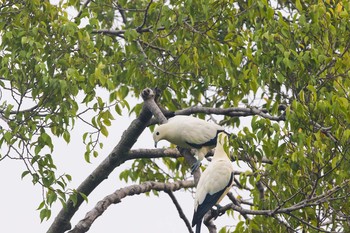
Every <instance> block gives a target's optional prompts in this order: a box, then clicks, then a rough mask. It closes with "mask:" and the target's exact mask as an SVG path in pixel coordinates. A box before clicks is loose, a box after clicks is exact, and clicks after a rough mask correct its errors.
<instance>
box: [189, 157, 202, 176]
mask: <svg viewBox="0 0 350 233" xmlns="http://www.w3.org/2000/svg"><path fill="white" fill-rule="evenodd" d="M200 166H201V162H200V161H199V160H197V161H196V162H195V163H194V164H193V165H192V166H191V174H192V175H193V173H194V172H195V171H196V170H197V169H198V168H199V167H200Z"/></svg>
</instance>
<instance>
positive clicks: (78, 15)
mask: <svg viewBox="0 0 350 233" xmlns="http://www.w3.org/2000/svg"><path fill="white" fill-rule="evenodd" d="M90 2H91V0H86V1H85V2H84V4H83V6H82V7H81V9H80V11H79V12H78V14H77V16H76V17H75V18H76V19H77V18H79V17H80V16H81V14H82V13H83V10H84V9H85V8H86V7H87V5H89V3H90Z"/></svg>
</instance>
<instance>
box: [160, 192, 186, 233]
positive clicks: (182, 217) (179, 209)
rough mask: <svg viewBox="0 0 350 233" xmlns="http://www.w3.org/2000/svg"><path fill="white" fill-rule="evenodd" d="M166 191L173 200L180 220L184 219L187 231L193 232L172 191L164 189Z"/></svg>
mask: <svg viewBox="0 0 350 233" xmlns="http://www.w3.org/2000/svg"><path fill="white" fill-rule="evenodd" d="M166 193H167V194H168V195H169V197H170V198H171V200H172V201H173V203H174V205H175V207H176V209H177V211H178V212H179V216H180V218H181V219H182V220H184V222H185V224H186V227H187V229H188V232H190V233H193V230H192V227H191V224H190V222H189V221H188V219H187V218H186V215H185V214H184V212H183V210H182V208H181V206H180V204H179V202H178V201H177V199H176V197H175V195H174V193H173V191H166Z"/></svg>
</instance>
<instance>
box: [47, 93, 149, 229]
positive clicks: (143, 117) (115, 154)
mask: <svg viewBox="0 0 350 233" xmlns="http://www.w3.org/2000/svg"><path fill="white" fill-rule="evenodd" d="M142 98H143V99H144V105H143V107H142V110H141V112H140V115H139V116H138V117H137V118H136V119H135V120H133V121H132V122H131V124H130V126H129V127H128V129H127V130H126V131H125V132H124V134H123V135H122V138H121V139H120V141H119V143H118V144H117V146H116V147H115V148H114V149H113V150H112V152H111V153H110V154H109V155H108V157H107V158H106V159H105V160H104V161H102V163H101V164H100V165H99V166H98V167H97V168H96V169H95V170H94V171H93V172H92V173H91V174H90V175H89V176H88V177H87V178H86V179H85V180H84V181H83V182H82V183H81V184H80V185H79V187H78V188H77V192H78V193H83V194H84V195H86V196H88V195H89V194H90V193H91V192H92V191H93V190H94V189H95V188H96V187H97V186H98V185H99V184H100V183H101V182H102V181H104V180H105V179H107V178H108V175H109V174H110V173H111V172H112V171H113V170H114V168H116V167H118V166H119V165H120V164H122V163H123V162H124V161H126V160H127V159H126V158H127V156H128V154H129V151H130V149H131V147H132V146H133V145H134V144H135V142H136V140H137V138H138V137H139V136H140V135H141V133H142V132H143V131H144V129H145V128H146V127H147V125H148V123H149V120H150V119H151V117H152V114H151V112H150V111H149V110H148V107H147V106H148V105H150V104H149V102H154V99H153V98H154V94H153V91H152V90H150V89H149V88H146V89H144V90H143V92H142ZM82 202H83V198H82V197H81V196H80V195H79V196H78V198H77V201H76V204H75V205H74V204H73V202H72V201H71V200H69V201H68V202H67V203H66V206H65V207H64V208H62V209H61V211H60V212H59V213H58V215H57V216H56V218H55V220H54V221H53V223H52V225H51V226H50V228H49V230H48V231H47V233H62V232H65V231H67V230H69V229H70V228H71V223H70V220H71V218H72V217H73V215H74V214H75V212H76V211H77V210H78V209H79V206H80V205H81V204H82Z"/></svg>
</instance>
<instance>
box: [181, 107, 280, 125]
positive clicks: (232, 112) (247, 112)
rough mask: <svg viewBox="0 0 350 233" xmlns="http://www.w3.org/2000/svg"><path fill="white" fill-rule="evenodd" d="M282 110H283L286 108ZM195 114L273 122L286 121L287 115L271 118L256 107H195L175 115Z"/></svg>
mask: <svg viewBox="0 0 350 233" xmlns="http://www.w3.org/2000/svg"><path fill="white" fill-rule="evenodd" d="M281 109H282V110H283V109H284V107H283V108H282V107H281ZM195 113H205V114H216V115H225V116H231V117H239V116H240V117H242V116H255V115H258V116H261V117H263V118H267V119H270V120H272V121H285V115H284V114H281V115H280V116H271V115H269V114H268V111H267V110H266V109H258V108H256V107H250V108H241V107H237V108H210V107H201V106H194V107H190V108H186V109H182V110H178V111H176V112H175V115H190V114H195Z"/></svg>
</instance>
